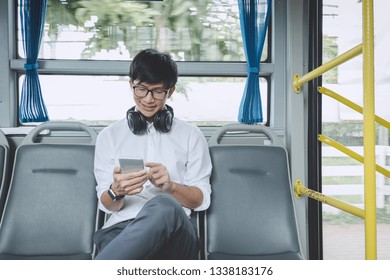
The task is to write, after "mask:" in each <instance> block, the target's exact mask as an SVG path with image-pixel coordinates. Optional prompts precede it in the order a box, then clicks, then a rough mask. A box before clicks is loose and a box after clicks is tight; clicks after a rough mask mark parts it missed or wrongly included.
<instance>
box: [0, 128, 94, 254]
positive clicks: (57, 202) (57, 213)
mask: <svg viewBox="0 0 390 280" xmlns="http://www.w3.org/2000/svg"><path fill="white" fill-rule="evenodd" d="M53 131H58V132H57V135H61V131H73V134H74V135H76V134H77V133H80V136H81V134H82V135H85V133H87V134H88V138H87V137H78V138H80V139H79V140H80V142H82V143H78V144H75V143H74V141H66V140H65V141H64V138H66V137H63V138H62V139H61V140H59V138H58V137H54V136H53V135H52V132H53ZM74 131H77V132H74ZM42 133H47V134H48V135H50V137H44V136H43V135H42ZM54 134H55V133H54ZM96 137H97V133H96V132H95V131H94V130H93V129H92V128H90V127H88V126H87V125H85V124H82V123H77V122H47V123H43V124H41V125H39V126H37V127H36V128H34V129H33V130H32V131H31V132H30V133H29V134H27V136H26V137H25V139H24V140H23V142H22V143H21V145H20V146H19V147H18V148H17V150H16V152H15V159H14V166H13V170H12V176H11V182H10V187H9V191H8V196H7V201H6V205H5V208H4V213H3V220H2V222H1V224H0V259H44V260H49V259H92V256H93V250H94V246H93V241H92V236H93V233H94V231H95V229H96V223H97V213H98V211H97V197H96V191H95V186H96V182H95V177H94V173H93V164H94V149H95V142H96ZM81 139H83V140H85V139H88V140H87V141H82V140H81ZM60 142H65V143H60ZM67 142H73V144H72V143H67Z"/></svg>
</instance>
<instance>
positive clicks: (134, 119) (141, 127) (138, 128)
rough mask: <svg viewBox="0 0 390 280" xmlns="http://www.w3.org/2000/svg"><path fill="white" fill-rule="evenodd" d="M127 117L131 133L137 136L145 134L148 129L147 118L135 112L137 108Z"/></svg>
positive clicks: (128, 113) (130, 110) (130, 111)
mask: <svg viewBox="0 0 390 280" xmlns="http://www.w3.org/2000/svg"><path fill="white" fill-rule="evenodd" d="M126 117H127V125H128V126H129V128H130V130H131V132H133V133H134V134H136V135H139V134H144V133H145V131H146V128H147V125H146V120H145V117H144V116H143V115H141V114H140V113H139V112H137V111H135V107H132V108H130V109H129V110H128V111H127V114H126Z"/></svg>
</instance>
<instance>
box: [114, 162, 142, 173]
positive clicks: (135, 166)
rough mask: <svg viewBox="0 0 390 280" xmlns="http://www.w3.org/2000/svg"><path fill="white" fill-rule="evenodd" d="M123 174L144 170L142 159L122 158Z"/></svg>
mask: <svg viewBox="0 0 390 280" xmlns="http://www.w3.org/2000/svg"><path fill="white" fill-rule="evenodd" d="M119 165H120V166H121V170H122V173H128V172H134V171H140V170H144V161H143V159H140V158H120V159H119Z"/></svg>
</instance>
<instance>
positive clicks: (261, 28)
mask: <svg viewBox="0 0 390 280" xmlns="http://www.w3.org/2000/svg"><path fill="white" fill-rule="evenodd" d="M271 5H272V1H271V0H238V8H239V13H240V26H241V34H242V41H243V43H244V50H245V56H246V58H247V64H248V78H247V81H246V85H245V90H244V94H243V96H242V99H241V104H240V109H239V112H238V121H239V122H241V123H246V124H253V123H259V122H262V121H263V111H262V107H261V96H260V82H259V72H260V58H261V53H262V51H263V46H264V40H265V34H266V32H267V26H268V18H269V14H270V10H271Z"/></svg>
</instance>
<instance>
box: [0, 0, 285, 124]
mask: <svg viewBox="0 0 390 280" xmlns="http://www.w3.org/2000/svg"><path fill="white" fill-rule="evenodd" d="M277 6H280V8H278V9H276V10H275V8H277ZM285 9H286V5H285V4H280V3H279V4H275V3H273V7H272V12H273V14H272V15H271V17H270V23H269V25H268V26H269V30H268V46H269V48H268V58H267V59H266V60H265V61H263V62H262V63H260V73H259V77H262V78H265V79H267V82H268V89H269V90H268V104H266V107H267V123H266V124H265V125H267V126H270V125H271V123H272V122H274V124H275V126H276V127H278V128H280V127H283V124H284V119H283V117H284V114H285V113H282V114H280V113H279V114H273V113H272V110H273V109H274V108H275V107H276V106H275V102H282V103H283V104H284V100H282V99H280V98H275V99H274V95H275V92H285V90H286V89H285V88H284V87H285V86H284V84H285V83H275V82H274V75H275V73H276V72H279V73H281V72H280V71H283V69H285V67H284V66H283V65H281V64H280V65H281V66H280V67H277V68H278V69H279V70H277V69H276V67H275V66H276V64H275V62H276V60H277V61H280V62H283V64H285V54H284V55H282V56H281V59H276V56H275V55H274V54H275V52H276V51H277V49H278V47H276V46H283V44H282V43H278V42H277V41H279V42H283V41H285V40H286V39H285V33H283V32H286V29H285V25H284V24H280V23H281V21H284V22H286V20H285V19H281V18H279V20H278V24H277V25H275V24H274V22H275V19H277V18H278V17H280V15H282V14H283V10H285ZM0 11H2V12H0V15H1V14H3V16H2V17H0V23H2V22H3V23H6V24H0V31H1V32H0V34H1V35H0V36H3V34H5V35H6V36H7V37H8V38H7V40H1V43H0V47H6V48H3V49H8V55H7V53H6V52H3V54H0V62H2V61H6V64H2V65H6V67H2V66H0V75H2V76H6V77H8V79H7V80H8V83H7V84H6V85H0V102H1V103H3V105H1V103H0V106H5V104H7V105H9V106H8V108H5V110H0V117H1V118H0V127H17V126H22V125H23V124H21V123H20V121H19V118H18V111H19V109H18V107H19V100H18V96H19V94H18V90H19V89H18V84H19V83H18V77H19V76H20V75H21V74H24V73H25V69H24V63H25V60H24V59H22V58H18V55H17V45H18V43H17V18H18V17H17V2H16V1H13V0H7V1H1V3H0ZM279 11H280V12H281V13H280V12H279ZM278 30H281V31H283V32H282V33H279V35H278V33H276V32H278ZM274 31H275V32H274ZM275 33H276V35H275ZM0 39H1V37H0ZM279 49H280V47H279ZM285 52H286V51H285V50H284V51H283V53H285ZM129 63H130V61H108V60H69V59H62V60H60V59H56V60H47V59H38V65H39V68H38V72H39V73H42V74H59V75H125V76H127V75H128V68H129ZM177 65H178V70H179V76H183V77H208V76H214V77H246V76H247V63H246V62H245V61H243V62H212V61H207V62H196V61H189V62H183V61H178V62H177ZM227 65H228V67H227ZM281 77H283V79H285V74H283V75H282V76H281ZM4 90H7V92H9V94H8V95H6V94H5V91H4ZM281 97H282V95H281ZM271 99H273V101H272V102H271ZM283 99H284V97H283ZM4 101H5V102H4ZM4 103H5V104H4ZM278 106H279V105H278Z"/></svg>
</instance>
